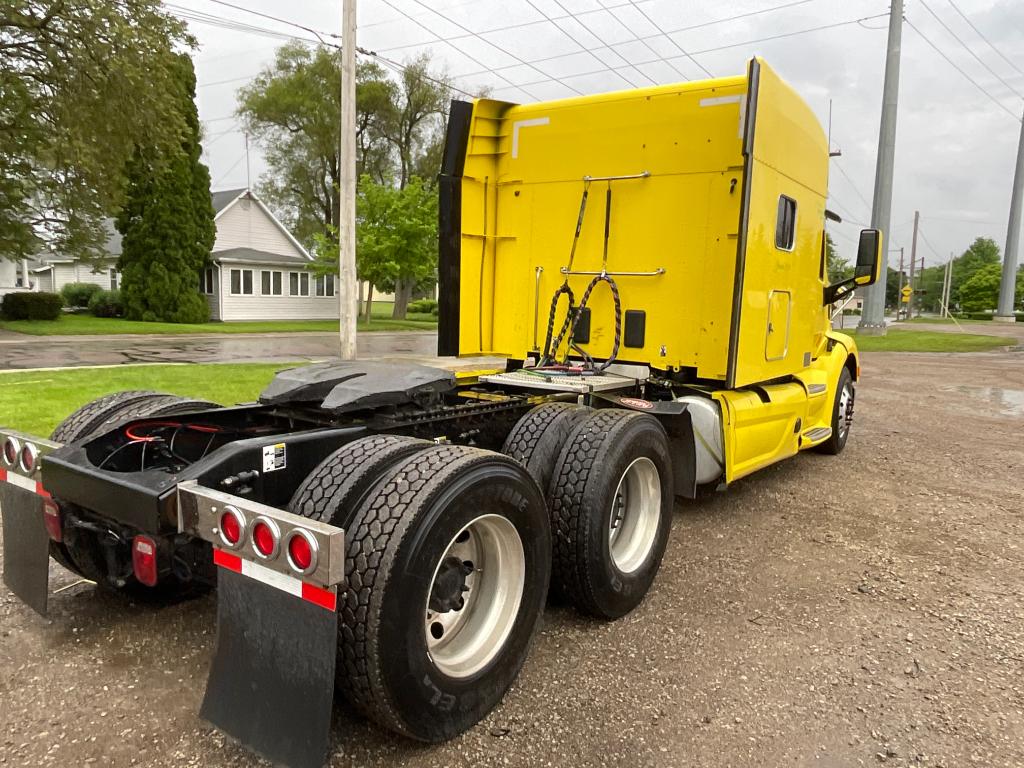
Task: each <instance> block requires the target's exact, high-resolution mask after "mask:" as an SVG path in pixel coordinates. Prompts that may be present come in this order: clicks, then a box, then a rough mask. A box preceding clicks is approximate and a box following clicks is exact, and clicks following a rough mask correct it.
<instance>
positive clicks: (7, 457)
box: [4, 437, 21, 467]
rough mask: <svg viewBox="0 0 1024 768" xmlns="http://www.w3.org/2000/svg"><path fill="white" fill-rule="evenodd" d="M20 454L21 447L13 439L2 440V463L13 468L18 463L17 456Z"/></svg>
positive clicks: (16, 440)
mask: <svg viewBox="0 0 1024 768" xmlns="http://www.w3.org/2000/svg"><path fill="white" fill-rule="evenodd" d="M19 453H21V445H20V444H19V443H18V439H17V438H15V437H8V438H7V439H6V440H4V461H5V462H7V466H9V467H13V466H15V465H16V464H17V463H18V454H19Z"/></svg>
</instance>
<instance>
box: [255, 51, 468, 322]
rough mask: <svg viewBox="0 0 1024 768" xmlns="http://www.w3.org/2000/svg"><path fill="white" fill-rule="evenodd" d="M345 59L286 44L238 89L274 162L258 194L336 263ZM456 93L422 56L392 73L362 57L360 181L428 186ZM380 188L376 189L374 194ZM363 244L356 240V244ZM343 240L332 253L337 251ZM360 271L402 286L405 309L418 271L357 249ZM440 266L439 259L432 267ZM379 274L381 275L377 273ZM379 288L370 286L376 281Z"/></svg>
mask: <svg viewBox="0 0 1024 768" xmlns="http://www.w3.org/2000/svg"><path fill="white" fill-rule="evenodd" d="M340 78H341V62H340V57H339V55H338V53H337V52H336V51H333V50H329V49H327V48H325V47H319V48H315V49H310V48H308V47H306V46H304V45H300V44H289V45H286V46H283V47H282V48H281V49H279V50H278V53H277V58H276V60H275V62H274V64H273V65H272V66H271V67H269V68H268V69H267V70H266V71H264V72H263V74H262V75H260V77H258V78H257V79H256V80H255V81H254V82H253V83H252V84H251V85H250V86H248V87H246V88H243V89H242V91H241V92H240V99H241V107H240V109H239V114H240V115H241V116H242V118H243V120H244V121H245V124H246V127H247V129H248V130H249V131H250V133H252V135H254V136H255V137H256V138H257V140H258V141H259V142H260V143H261V145H262V146H263V147H264V148H265V149H266V152H267V161H268V164H269V166H270V171H269V172H268V174H267V175H266V176H265V177H264V178H263V179H262V180H261V186H260V193H261V195H262V196H263V198H264V199H266V200H267V201H268V202H269V203H270V205H271V206H272V207H273V208H274V209H275V211H276V212H278V213H279V215H280V216H281V218H282V220H284V221H286V222H287V223H288V224H289V225H290V226H292V228H293V231H294V232H295V234H296V236H297V237H298V238H299V239H300V240H301V241H303V242H304V243H306V244H308V245H311V246H312V249H313V250H314V251H315V252H317V253H318V254H323V256H321V257H320V259H321V260H320V262H319V263H320V268H321V269H324V270H329V271H336V269H337V266H336V255H335V256H331V255H329V254H331V250H332V249H331V244H332V243H337V231H338V211H339V206H338V167H339V166H338V143H339V132H338V122H339V121H338V113H339V110H340V103H339V95H338V94H339V89H340V82H341V80H340ZM450 96H451V89H450V85H449V84H448V81H447V79H446V77H445V76H444V75H443V74H438V73H435V72H432V71H431V66H430V60H429V59H428V58H427V57H425V56H422V57H420V58H417V59H415V60H414V61H412V62H410V63H409V64H407V65H406V66H405V67H404V69H403V71H402V72H401V73H400V74H399V75H397V76H396V77H394V78H392V77H390V76H389V75H388V74H387V73H386V72H385V71H384V70H383V69H381V68H380V67H379V66H377V65H376V64H373V63H367V62H364V63H362V64H360V65H359V69H358V71H357V83H356V100H357V105H356V112H357V117H356V147H357V157H356V171H357V173H358V174H359V178H360V179H361V181H360V184H363V183H364V181H363V180H365V179H369V180H370V181H371V182H373V183H374V184H375V185H377V186H378V187H386V186H393V187H395V188H397V189H398V190H403V189H405V188H406V187H407V186H409V185H410V184H411V183H412V182H413V180H415V179H417V178H418V179H420V180H421V181H420V185H421V187H428V188H429V187H431V186H432V184H433V182H434V179H435V177H436V176H437V174H438V172H439V171H440V166H441V149H442V146H443V143H442V142H443V128H444V116H445V113H446V111H447V107H448V102H449V99H450ZM375 193H376V190H375V191H373V192H371V193H370V194H375ZM357 250H358V248H357ZM336 253H337V251H336V246H335V250H334V254H336ZM357 269H358V271H359V274H360V279H364V280H368V281H370V282H371V285H372V286H376V287H377V288H379V289H381V290H385V291H394V292H395V294H396V301H395V308H394V312H395V316H396V317H404V316H405V307H406V305H407V304H408V298H409V297H410V296H411V295H412V293H413V291H414V290H415V289H416V288H417V285H418V281H419V278H415V280H416V281H417V282H414V283H410V282H409V280H410V279H413V278H409V277H407V276H408V275H412V274H413V272H414V270H400V271H399V273H395V271H394V270H385V271H383V272H381V271H380V270H377V269H374V268H373V267H372V266H371V264H370V261H369V260H367V259H365V258H363V257H361V256H360V255H359V254H358V253H357ZM428 271H429V272H430V273H431V274H433V268H431V269H430V270H428ZM377 275H380V277H376V276H377ZM371 290H372V288H371Z"/></svg>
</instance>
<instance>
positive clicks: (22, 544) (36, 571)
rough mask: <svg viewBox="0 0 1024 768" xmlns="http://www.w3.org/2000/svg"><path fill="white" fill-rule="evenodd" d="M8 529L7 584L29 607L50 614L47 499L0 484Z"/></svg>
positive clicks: (2, 511)
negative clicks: (44, 513)
mask: <svg viewBox="0 0 1024 768" xmlns="http://www.w3.org/2000/svg"><path fill="white" fill-rule="evenodd" d="M0 516H2V518H3V526H4V583H5V584H6V585H7V586H8V587H9V588H10V590H11V592H13V593H14V594H15V595H16V596H17V597H18V598H19V599H20V600H21V601H22V602H24V603H25V604H26V605H27V606H28V607H29V608H31V609H32V610H34V611H35V612H36V613H39V614H41V615H43V616H45V615H46V596H47V592H48V590H49V581H50V578H49V577H50V537H49V535H48V534H47V532H46V525H45V523H44V522H43V497H42V496H39V495H38V494H35V493H32V492H31V491H27V490H22V489H21V488H18V487H16V486H14V485H11V484H9V483H0Z"/></svg>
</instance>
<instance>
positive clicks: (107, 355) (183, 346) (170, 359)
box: [0, 331, 437, 370]
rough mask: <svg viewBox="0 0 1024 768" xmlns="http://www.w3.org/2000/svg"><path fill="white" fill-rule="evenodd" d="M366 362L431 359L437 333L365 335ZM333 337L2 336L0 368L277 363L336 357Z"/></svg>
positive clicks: (362, 354)
mask: <svg viewBox="0 0 1024 768" xmlns="http://www.w3.org/2000/svg"><path fill="white" fill-rule="evenodd" d="M357 343H358V350H359V356H360V357H362V358H379V357H399V356H400V357H411V358H423V357H426V358H432V357H433V356H434V355H435V354H437V334H436V333H431V332H423V331H410V332H396V333H379V332H375V333H362V334H359V337H358V339H357ZM338 353H339V344H338V337H337V336H336V335H335V334H333V333H289V334H283V333H260V334H244V335H243V334H235V335H226V334H225V335H212V334H208V335H183V336H141V335H139V336H136V335H124V336H103V337H101V336H24V335H22V334H15V333H3V332H0V370H4V369H28V368H58V367H65V366H85V365H121V364H127V363H213V362H217V363H228V362H231V363H264V362H265V363H276V362H287V361H297V360H321V359H324V358H329V357H337V356H338Z"/></svg>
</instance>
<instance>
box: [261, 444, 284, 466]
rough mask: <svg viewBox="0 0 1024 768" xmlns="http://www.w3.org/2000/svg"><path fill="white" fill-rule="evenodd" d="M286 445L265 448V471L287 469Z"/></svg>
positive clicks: (265, 446)
mask: <svg viewBox="0 0 1024 768" xmlns="http://www.w3.org/2000/svg"><path fill="white" fill-rule="evenodd" d="M285 463H286V462H285V448H284V443H275V444H274V445H264V446H263V471H264V472H274V471H276V470H278V469H284V468H285Z"/></svg>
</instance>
